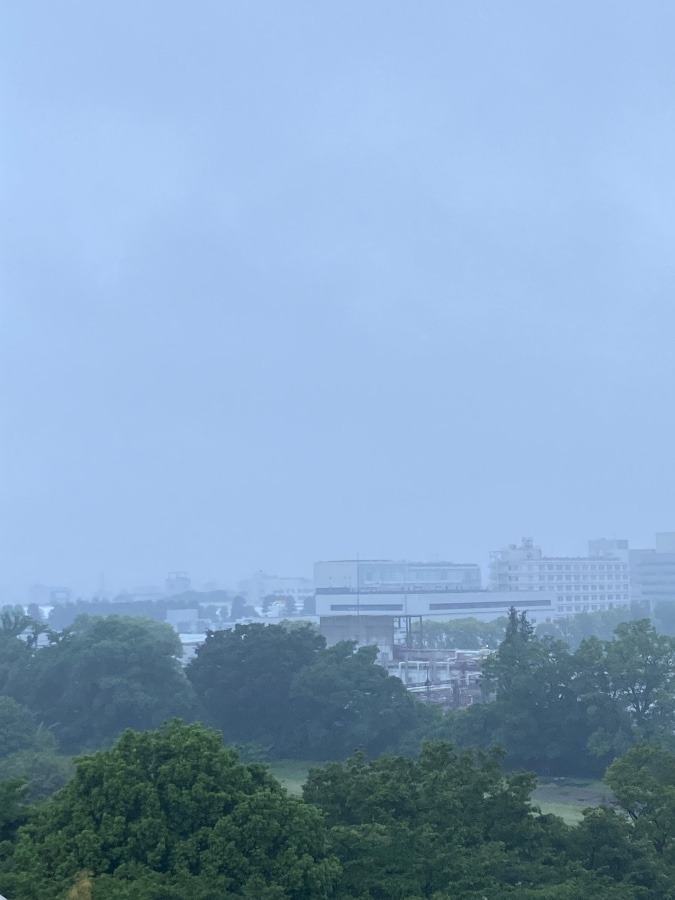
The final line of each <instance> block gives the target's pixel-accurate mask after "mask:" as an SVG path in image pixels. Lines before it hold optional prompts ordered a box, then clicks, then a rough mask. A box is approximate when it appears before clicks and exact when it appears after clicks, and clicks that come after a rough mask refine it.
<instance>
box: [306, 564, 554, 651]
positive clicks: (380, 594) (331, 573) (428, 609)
mask: <svg viewBox="0 0 675 900" xmlns="http://www.w3.org/2000/svg"><path fill="white" fill-rule="evenodd" d="M314 583H315V590H316V615H317V616H318V617H319V623H320V625H319V627H320V630H321V633H322V634H323V635H324V636H325V638H326V640H327V641H328V643H329V644H334V643H337V642H338V641H340V640H355V641H357V642H358V643H359V644H377V645H378V646H379V648H380V651H381V653H382V656H383V658H386V657H389V658H391V654H392V653H393V647H394V643H395V640H396V636H397V635H399V636H400V635H405V634H409V633H410V629H411V622H412V621H413V620H425V619H433V618H437V619H445V620H447V619H453V618H466V617H468V616H471V617H474V618H477V619H486V620H489V619H495V618H498V617H499V616H505V615H506V614H507V613H508V610H509V608H510V607H511V606H514V607H515V608H516V609H517V610H518V611H525V612H527V613H528V617H529V618H530V620H531V621H533V622H536V621H537V620H538V619H539V620H540V621H542V620H545V619H548V618H551V616H552V615H553V613H554V612H555V602H556V601H555V593H553V592H547V591H544V592H536V593H531V594H529V595H525V594H522V595H521V596H514V594H513V593H511V592H508V591H488V590H483V589H482V588H481V579H480V568H479V566H477V565H475V564H473V563H471V564H458V563H449V562H423V563H412V562H393V561H391V560H334V561H327V562H317V563H315V565H314Z"/></svg>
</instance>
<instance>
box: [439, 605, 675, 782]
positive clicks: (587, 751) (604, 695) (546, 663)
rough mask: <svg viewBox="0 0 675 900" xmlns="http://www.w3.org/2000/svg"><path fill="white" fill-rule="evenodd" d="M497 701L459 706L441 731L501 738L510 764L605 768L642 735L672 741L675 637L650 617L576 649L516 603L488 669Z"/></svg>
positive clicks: (464, 741) (466, 741)
mask: <svg viewBox="0 0 675 900" xmlns="http://www.w3.org/2000/svg"><path fill="white" fill-rule="evenodd" d="M482 685H483V690H484V692H485V695H486V699H488V698H491V702H486V703H481V704H476V705H474V706H472V707H470V708H469V709H467V710H463V711H456V712H452V713H450V714H449V715H447V716H446V717H445V718H444V720H443V721H442V722H441V723H440V725H439V727H438V729H437V732H436V733H437V734H438V735H442V736H446V737H450V738H451V739H452V740H453V741H454V742H455V743H456V744H457V745H458V746H473V747H483V748H487V747H490V746H491V745H493V744H500V745H501V746H502V747H504V749H505V750H506V751H507V764H508V765H509V766H511V767H522V768H527V769H533V770H534V771H536V772H538V773H540V774H547V775H580V774H587V775H597V774H601V773H602V772H603V771H604V769H605V767H606V766H607V765H608V764H609V763H610V762H611V761H612V760H613V759H614V758H615V757H616V756H618V755H620V754H622V753H624V752H625V751H626V750H627V749H628V748H629V747H631V746H632V745H633V744H635V743H636V742H638V741H641V740H649V741H652V742H655V743H658V744H661V745H664V746H667V747H672V746H673V731H674V729H675V639H674V638H671V637H667V636H666V635H662V634H659V633H658V632H657V631H656V630H655V628H654V627H653V626H652V625H651V623H650V622H649V620H648V619H638V620H635V621H632V622H623V623H621V624H620V625H618V627H617V628H616V629H615V633H614V638H613V639H612V640H604V641H603V640H599V639H598V638H595V637H592V638H588V639H586V640H583V641H582V642H581V644H580V645H579V647H578V648H577V649H576V650H574V651H572V650H570V648H569V646H568V645H567V644H566V643H564V642H563V641H560V640H556V639H555V638H553V637H551V636H550V635H544V636H543V637H538V636H537V635H535V634H534V631H533V628H532V626H531V625H530V624H529V623H528V621H527V619H526V618H525V615H524V614H522V615H521V616H517V615H516V613H515V611H513V610H512V612H511V616H510V619H509V623H508V626H507V630H506V635H505V638H504V640H503V642H502V643H501V645H500V647H499V649H498V651H497V652H496V653H495V654H493V655H492V656H491V657H490V658H489V659H488V660H487V661H486V664H485V666H484V669H483V678H482Z"/></svg>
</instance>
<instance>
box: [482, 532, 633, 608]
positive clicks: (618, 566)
mask: <svg viewBox="0 0 675 900" xmlns="http://www.w3.org/2000/svg"><path fill="white" fill-rule="evenodd" d="M490 588H491V589H492V590H494V591H496V592H504V591H509V592H528V593H529V592H533V591H537V592H545V593H548V594H553V595H554V596H555V611H556V614H557V615H570V614H571V615H573V614H575V613H580V612H596V611H597V610H602V609H615V608H617V607H628V606H630V603H631V581H630V559H629V550H628V541H624V540H607V539H605V538H600V539H598V540H594V541H589V542H588V556H583V557H578V556H574V557H572V556H544V554H543V552H542V550H541V548H540V547H536V546H535V545H534V542H533V541H532V538H523V540H522V543H521V544H520V546H517V545H516V544H511V545H509V546H508V547H506V548H504V549H503V550H494V551H493V552H492V553H491V554H490Z"/></svg>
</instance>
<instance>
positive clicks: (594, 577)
mask: <svg viewBox="0 0 675 900" xmlns="http://www.w3.org/2000/svg"><path fill="white" fill-rule="evenodd" d="M521 578H522V580H523V581H563V580H564V581H581V579H582V578H586V579H588V581H608V582H612V581H616V582H617V583H619V582H621V583H625V576H623V577H622V576H621V575H597V574H593V575H589V574H588V572H583V573H578V574H575V575H509V581H520V580H521Z"/></svg>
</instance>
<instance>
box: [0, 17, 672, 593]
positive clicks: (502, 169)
mask: <svg viewBox="0 0 675 900" xmlns="http://www.w3.org/2000/svg"><path fill="white" fill-rule="evenodd" d="M2 19H3V21H2V25H1V27H0V32H1V33H2V37H1V38H0V58H1V60H2V61H1V62H0V77H1V79H2V101H1V102H2V108H3V116H2V119H3V122H4V125H3V132H2V137H1V141H2V161H3V165H2V175H1V180H0V188H1V192H2V194H1V201H2V209H3V215H2V217H1V223H2V224H1V228H2V233H1V243H2V273H1V276H0V277H1V282H0V289H1V291H2V300H1V311H0V331H1V336H0V357H1V364H2V373H1V375H2V377H1V381H0V417H1V428H2V438H1V452H2V472H1V475H2V477H1V483H0V492H1V493H0V501H1V504H2V517H1V521H2V545H3V546H2V557H1V559H0V587H1V593H0V600H2V601H4V602H7V601H10V600H13V599H15V598H16V599H18V600H24V599H25V593H26V588H27V586H28V585H29V584H30V583H31V582H34V581H41V582H44V583H46V584H62V583H63V584H68V585H72V586H73V587H74V588H76V589H77V590H78V591H85V592H87V591H92V590H94V589H95V588H96V584H97V581H98V573H99V572H100V571H101V570H104V571H105V573H106V578H107V581H108V584H109V586H110V587H112V588H114V589H118V588H121V587H127V588H131V587H133V586H134V585H136V584H139V583H146V584H147V583H153V582H154V583H161V582H162V580H163V578H164V577H165V575H166V572H167V571H168V570H169V569H176V568H179V569H187V570H189V571H190V573H191V574H192V575H193V578H194V581H195V583H196V584H197V585H198V586H199V585H200V584H202V583H203V582H205V581H209V580H216V581H217V582H219V583H220V584H223V585H225V584H231V583H235V582H236V581H237V580H238V579H239V578H240V577H244V576H246V575H248V574H249V573H250V572H251V571H253V570H254V569H258V568H265V569H267V570H269V571H272V572H277V573H278V574H310V573H311V565H312V563H313V561H314V560H315V559H320V558H323V559H327V558H339V557H343V556H354V555H355V554H357V553H360V554H361V555H362V556H384V557H394V558H402V557H408V558H413V557H415V558H427V557H431V556H433V555H439V556H441V557H443V558H448V559H454V560H456V561H477V562H480V563H482V564H483V563H484V562H485V560H486V557H487V552H488V551H489V550H490V549H494V548H497V547H500V546H502V545H504V544H506V543H509V542H511V541H515V540H518V539H519V538H520V537H521V536H522V535H524V534H528V535H529V534H531V535H533V536H535V538H537V539H538V540H539V541H540V542H541V543H542V544H543V545H544V546H545V548H546V549H547V550H549V551H552V552H571V553H576V552H582V551H583V550H584V541H585V539H586V538H590V537H598V536H607V537H626V538H628V539H629V540H630V542H631V544H632V545H634V546H641V545H642V546H649V545H651V543H652V535H653V532H654V531H656V530H671V529H674V528H675V509H674V507H673V495H674V489H675V468H674V466H673V436H674V426H673V387H674V385H675V379H674V375H673V358H674V354H673V333H674V328H675V297H674V284H675V278H674V277H673V276H674V274H675V273H674V268H675V263H674V258H673V247H674V246H675V234H674V231H675V227H674V218H673V209H674V207H675V166H674V163H673V160H675V116H674V109H673V97H675V55H674V54H673V35H674V33H675V7H673V4H672V3H670V2H665V0H664V2H645V3H640V4H637V3H634V2H619V0H604V2H603V0H596V2H593V3H588V2H586V0H576V2H571V0H565V2H547V3H542V2H540V0H531V2H527V0H512V2H508V3H506V2H503V0H493V2H480V0H464V2H459V0H453V2H448V0H439V2H425V3H408V2H392V0H387V2H374V0H373V2H366V3H364V2H362V0H361V2H347V0H340V2H331V3H316V2H309V0H308V2H285V3H279V2H257V3H245V2H243V0H242V2H222V0H211V2H208V0H201V2H197V3H190V4H189V3H186V2H167V0H162V2H159V0H158V2H140V3H139V2H130V0H124V2H122V0H118V2H115V3H107V4H103V3H91V2H84V0H83V2H66V0H64V2H59V3H50V2H45V0H43V2H31V0H21V2H19V0H16V2H8V3H7V4H5V6H4V10H3V14H2Z"/></svg>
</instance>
